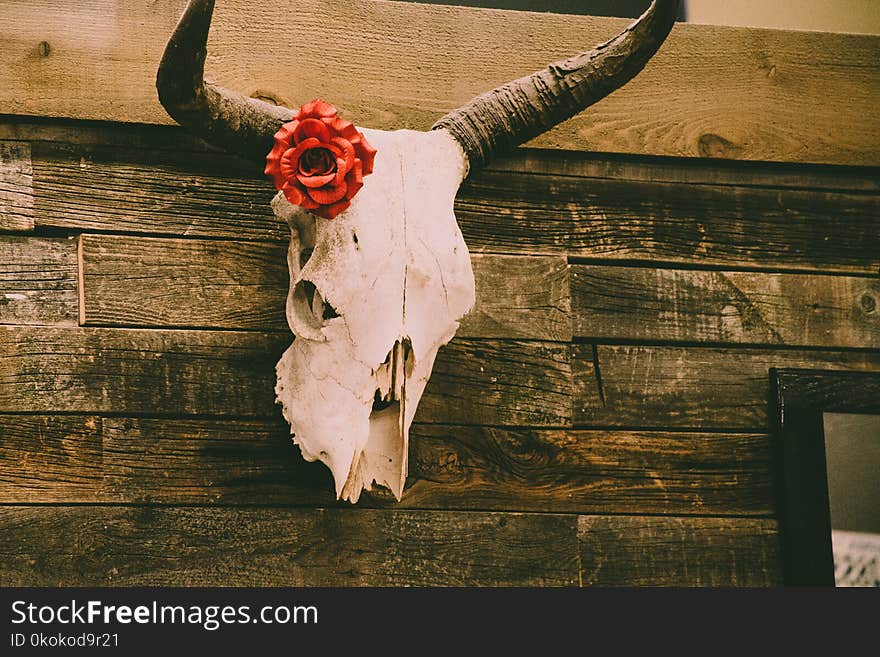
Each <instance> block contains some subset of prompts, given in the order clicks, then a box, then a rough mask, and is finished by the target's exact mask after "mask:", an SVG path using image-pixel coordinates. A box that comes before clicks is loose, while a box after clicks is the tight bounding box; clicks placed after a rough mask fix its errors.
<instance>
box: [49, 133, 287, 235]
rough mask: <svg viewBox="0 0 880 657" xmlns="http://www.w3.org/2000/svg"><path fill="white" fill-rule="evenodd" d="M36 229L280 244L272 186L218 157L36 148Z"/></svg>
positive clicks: (249, 169)
mask: <svg viewBox="0 0 880 657" xmlns="http://www.w3.org/2000/svg"><path fill="white" fill-rule="evenodd" d="M33 152H34V165H33V166H34V194H35V199H34V210H35V217H36V218H35V222H36V225H37V226H38V227H40V228H52V229H58V228H65V229H70V230H74V231H90V230H91V231H107V232H134V233H152V234H160V235H169V236H173V237H187V236H192V237H213V238H217V237H222V238H231V239H240V240H273V241H280V242H283V241H286V240H287V239H288V237H289V234H290V231H289V229H288V227H287V224H286V223H284V222H282V221H280V220H278V219H277V218H276V217H275V215H274V214H272V210H271V208H270V207H269V202H270V201H271V200H272V197H273V196H274V195H275V189H274V188H273V187H272V184H271V183H270V182H269V181H268V180H264V179H262V177H261V176H260V173H261V172H259V171H253V170H252V169H253V167H247V168H246V169H243V165H242V163H241V161H239V160H237V159H236V158H232V157H230V156H226V155H216V156H211V155H207V154H190V153H187V154H183V153H179V152H174V151H160V150H149V151H140V150H134V149H127V150H120V149H116V148H104V147H101V148H91V147H79V146H73V145H70V144H54V143H53V144H39V143H36V144H34V146H33Z"/></svg>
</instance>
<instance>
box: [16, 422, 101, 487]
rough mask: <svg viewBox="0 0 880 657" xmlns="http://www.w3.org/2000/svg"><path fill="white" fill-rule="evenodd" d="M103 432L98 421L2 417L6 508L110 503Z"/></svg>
mask: <svg viewBox="0 0 880 657" xmlns="http://www.w3.org/2000/svg"><path fill="white" fill-rule="evenodd" d="M102 442H103V427H102V422H101V418H100V417H94V416H40V415H2V416H0V503H2V504H16V503H18V504H34V503H50V502H59V501H63V500H66V501H69V502H98V501H101V500H102V499H104V497H105V495H104V493H103V491H102V478H103V476H104V462H103V458H102Z"/></svg>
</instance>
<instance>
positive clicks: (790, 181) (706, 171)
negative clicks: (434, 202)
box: [0, 125, 880, 193]
mask: <svg viewBox="0 0 880 657" xmlns="http://www.w3.org/2000/svg"><path fill="white" fill-rule="evenodd" d="M2 136H3V126H2V125H0V138H2ZM62 140H63V139H62ZM487 168H488V169H490V170H492V171H508V172H512V173H518V174H520V173H545V174H550V175H558V176H570V177H574V178H589V179H592V178H608V179H612V180H630V181H642V182H654V183H687V184H689V185H734V186H737V187H774V188H776V187H790V188H795V189H814V190H827V191H830V190H837V191H854V192H873V193H876V192H880V167H865V166H862V167H845V166H828V165H815V164H787V163H782V162H737V161H732V160H719V159H708V158H704V157H701V158H673V157H646V156H637V155H618V154H614V153H590V152H577V151H556V150H549V149H538V148H518V149H517V150H516V151H514V152H513V153H512V154H510V155H506V156H504V157H501V158H499V159H498V160H495V161H493V162H492V163H491V164H489V166H488V167H487ZM590 182H592V181H590Z"/></svg>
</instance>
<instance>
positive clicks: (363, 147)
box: [353, 133, 376, 176]
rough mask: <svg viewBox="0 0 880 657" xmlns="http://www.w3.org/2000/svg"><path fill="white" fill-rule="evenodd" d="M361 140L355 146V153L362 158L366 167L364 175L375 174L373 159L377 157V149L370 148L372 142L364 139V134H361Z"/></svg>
mask: <svg viewBox="0 0 880 657" xmlns="http://www.w3.org/2000/svg"><path fill="white" fill-rule="evenodd" d="M359 134H360V136H361V138H360V141H359V142H358V143H356V144H353V146H354V151H355V153H357V156H358V157H359V158H360V160H361V162H362V163H363V167H364V175H365V176H366V175H369V174H371V173H373V159H374V158H375V157H376V149H375V148H373V147H372V146H370V142H368V141H367V138H366V137H364V135H363V133H359Z"/></svg>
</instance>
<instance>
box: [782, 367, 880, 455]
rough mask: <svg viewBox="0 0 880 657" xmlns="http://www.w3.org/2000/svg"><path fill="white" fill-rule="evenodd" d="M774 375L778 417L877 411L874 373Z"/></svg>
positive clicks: (879, 378)
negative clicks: (781, 414)
mask: <svg viewBox="0 0 880 657" xmlns="http://www.w3.org/2000/svg"><path fill="white" fill-rule="evenodd" d="M774 374H775V378H776V388H777V389H776V395H777V399H776V401H777V404H778V410H779V412H780V413H785V412H786V411H789V412H794V413H797V412H803V411H810V412H815V413H819V412H835V413H868V414H870V413H877V412H878V411H880V374H878V373H876V372H856V373H853V372H816V371H811V370H803V369H781V370H777V371H776V372H775V373H774ZM823 458H824V457H823Z"/></svg>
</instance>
